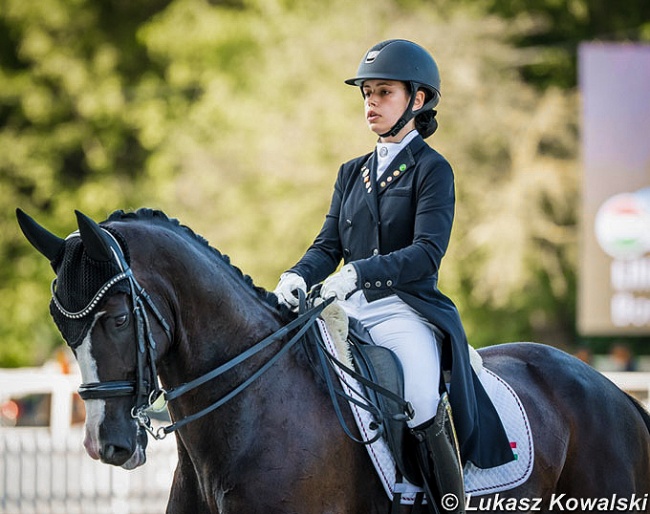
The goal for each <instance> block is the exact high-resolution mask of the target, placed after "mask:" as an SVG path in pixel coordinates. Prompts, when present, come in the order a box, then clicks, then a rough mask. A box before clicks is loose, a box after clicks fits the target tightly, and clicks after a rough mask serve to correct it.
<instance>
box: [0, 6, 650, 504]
mask: <svg viewBox="0 0 650 514" xmlns="http://www.w3.org/2000/svg"><path fill="white" fill-rule="evenodd" d="M388 38H406V39H410V40H413V41H415V42H417V43H419V44H421V45H423V46H424V47H426V48H427V49H429V50H430V51H431V53H432V54H433V55H434V57H435V59H436V60H437V62H438V64H439V67H440V70H441V75H442V101H441V103H440V105H439V107H438V113H439V114H438V120H439V122H440V127H439V129H438V131H437V132H436V134H435V135H434V136H433V137H432V138H430V139H429V140H428V141H429V143H430V144H431V145H432V146H434V147H435V148H436V149H437V150H438V151H440V152H441V153H442V154H443V155H445V156H446V157H447V159H448V160H449V161H450V162H451V164H452V166H453V168H454V170H455V174H456V188H457V198H458V201H457V208H456V221H455V225H454V231H453V233H452V239H451V243H450V247H449V251H448V254H447V256H446V257H445V259H444V261H443V266H442V270H441V280H440V287H441V289H442V290H443V291H444V292H445V293H446V294H447V295H448V296H450V297H451V298H452V299H453V300H454V301H455V302H456V303H457V305H458V307H459V310H460V312H461V315H462V318H463V322H464V324H465V328H466V330H467V333H468V337H469V340H470V342H471V344H473V345H474V346H476V347H482V346H486V345H491V344H496V343H503V342H509V341H526V340H527V341H536V342H541V343H545V344H549V345H553V346H556V347H559V348H562V349H564V350H566V351H569V352H572V353H575V354H576V355H578V356H579V357H580V358H582V359H584V360H585V361H587V362H589V363H590V364H593V365H595V366H596V367H598V368H599V369H601V370H603V371H606V372H612V373H613V374H610V376H611V377H613V379H617V377H618V379H620V380H623V379H622V378H621V377H623V375H620V373H623V374H625V376H627V377H628V378H625V381H624V383H625V384H627V386H626V387H627V388H628V389H630V390H632V389H635V388H636V389H637V390H639V391H641V393H640V397H641V398H642V399H644V400H646V401H647V399H648V390H649V389H650V375H649V374H646V373H629V372H630V371H633V370H643V369H646V370H648V369H650V365H649V362H648V355H647V354H649V353H650V307H649V306H650V299H647V300H645V298H647V295H648V294H649V293H650V271H647V270H650V259H649V258H648V255H647V254H646V255H645V257H644V256H641V257H640V258H639V259H637V260H636V261H629V260H627V261H625V262H623V263H621V262H614V264H613V265H612V266H613V267H612V273H613V274H614V272H615V270H614V267H616V269H617V270H619V271H616V273H618V275H616V276H617V277H619V280H618V282H619V283H623V285H624V286H625V284H628V285H629V283H630V276H631V275H634V276H635V277H636V278H639V277H640V281H637V282H638V283H639V284H641V286H640V287H641V289H642V293H643V294H645V295H646V296H645V297H643V296H638V295H637V296H636V297H635V298H633V300H635V301H637V300H638V301H637V302H636V303H635V304H634V305H638V306H640V308H641V310H640V311H639V312H640V314H639V316H640V318H636V320H638V319H641V320H643V316H646V317H648V320H647V322H645V324H643V322H641V324H640V325H639V324H638V323H636V321H635V323H636V326H635V327H634V330H630V331H625V330H612V331H608V330H607V329H599V328H597V329H592V330H581V329H580V328H579V327H580V322H579V319H578V318H579V317H580V313H579V312H578V311H579V309H578V305H579V298H578V296H580V280H579V278H580V275H581V272H582V271H583V269H581V268H584V266H583V265H582V264H581V259H580V252H581V238H582V237H583V236H581V232H580V229H581V223H583V222H584V220H582V219H581V216H584V215H585V214H584V212H582V211H581V201H582V200H581V199H582V196H581V195H582V193H583V190H584V186H585V184H584V183H583V179H582V177H583V175H582V168H583V164H584V163H583V160H584V159H583V154H582V147H581V137H582V133H583V131H584V128H585V127H583V126H581V109H582V107H583V106H582V103H583V101H584V99H583V96H582V94H581V90H580V87H579V65H578V63H579V55H580V48H581V46H582V45H584V44H586V43H588V44H594V43H596V44H599V43H616V44H623V46H625V45H630V44H641V45H643V47H644V48H646V49H647V48H649V47H648V43H650V2H648V1H647V0H619V1H617V2H606V1H604V0H360V1H355V2H350V1H349V0H328V1H326V2H324V1H322V0H138V1H132V0H102V1H100V2H98V1H91V0H38V1H31V2H29V1H27V2H26V1H24V0H0V368H20V369H4V370H0V435H3V434H5V436H6V437H4V436H3V437H2V438H0V440H1V441H0V455H1V456H2V459H1V460H0V464H1V465H0V489H1V490H2V495H0V496H2V501H1V502H0V511H2V512H10V511H11V509H10V508H9V507H8V505H9V503H8V501H9V500H7V498H10V500H11V501H13V502H14V504H13V505H14V508H15V509H16V510H15V512H40V513H43V512H50V511H51V512H66V513H71V512H76V510H75V509H76V508H77V507H74V506H73V504H72V503H71V501H70V500H69V497H70V495H72V496H73V497H75V498H77V500H78V502H77V503H79V504H80V505H84V506H83V507H78V508H79V509H80V510H79V511H80V512H85V513H86V514H87V513H89V512H125V513H126V512H149V511H150V512H159V511H161V510H162V508H163V507H161V506H160V505H164V503H165V501H166V496H165V495H166V492H167V491H168V486H169V480H170V476H171V475H170V473H171V470H172V469H173V462H174V447H173V442H172V443H171V444H170V445H167V447H165V446H164V445H163V446H162V448H163V449H162V450H158V451H159V453H158V454H156V453H153V454H152V456H151V459H152V460H153V461H154V462H157V463H158V464H156V465H155V466H154V465H150V466H145V467H144V468H143V469H145V471H144V473H156V469H158V470H162V471H161V472H162V476H151V475H143V477H144V478H141V479H140V480H142V481H143V485H137V484H136V483H135V482H134V481H135V480H136V478H133V477H137V476H138V475H136V474H131V475H129V477H130V478H128V479H127V478H125V477H124V476H123V475H119V472H118V471H115V470H111V471H110V475H106V474H107V473H109V471H107V469H108V467H106V466H101V465H97V466H98V467H97V468H92V471H89V470H90V469H91V468H89V467H87V466H91V464H89V463H90V459H88V458H87V457H86V456H85V455H83V450H82V449H81V445H80V443H79V440H80V428H75V427H78V426H79V424H80V423H81V422H82V421H83V417H84V413H83V405H82V403H81V402H80V401H79V399H78V396H76V394H75V392H74V391H75V389H76V387H77V385H78V383H79V381H80V379H79V377H78V375H77V370H76V368H75V367H74V362H73V359H72V357H71V355H70V354H69V351H68V350H67V349H66V348H65V347H64V345H63V341H62V339H61V337H60V335H59V334H58V332H57V331H56V329H55V327H54V324H53V323H52V322H51V320H50V317H49V312H48V303H49V300H50V289H49V284H50V281H51V280H52V278H53V272H52V270H51V268H50V267H49V264H48V263H47V262H46V260H45V259H44V258H42V257H41V256H39V255H37V254H36V252H35V251H34V250H33V248H32V247H31V246H30V245H29V244H28V243H27V241H26V240H25V239H24V237H23V236H22V234H21V233H20V231H19V229H18V226H17V223H16V221H15V214H14V211H15V209H16V207H20V208H22V209H23V210H25V211H27V212H28V213H29V214H31V215H32V216H34V217H35V218H36V219H37V220H38V221H40V222H41V223H42V224H43V225H44V226H46V227H47V228H49V229H50V230H52V231H53V232H55V233H57V234H59V235H61V236H62V237H64V236H65V235H67V234H68V233H70V232H72V231H73V230H75V229H76V226H75V219H74V215H73V211H74V209H78V210H81V211H83V212H84V213H85V214H87V215H89V216H91V217H93V218H94V219H96V220H98V221H100V220H103V219H105V218H106V217H108V215H109V214H110V213H111V212H112V211H114V210H117V209H124V210H134V209H137V208H139V207H144V206H146V207H152V208H158V209H162V210H164V211H165V212H166V213H167V214H168V215H169V216H171V217H176V218H178V219H179V220H180V221H181V222H182V223H183V224H185V225H188V226H189V227H191V228H192V229H193V230H194V231H195V232H197V233H199V234H201V235H203V236H204V237H205V238H207V239H208V240H209V241H210V243H211V244H212V245H213V246H214V247H216V248H218V249H219V250H220V251H221V252H223V253H225V254H228V255H229V256H230V257H231V259H232V262H233V263H234V264H235V265H237V266H238V267H239V268H240V269H242V270H243V271H244V272H245V273H247V274H249V275H251V276H252V277H253V279H254V281H255V283H256V284H257V285H259V286H262V287H264V288H267V289H273V288H274V287H275V284H276V282H277V279H278V277H279V275H280V273H282V272H283V271H284V270H285V269H287V268H289V267H290V266H291V265H292V264H293V263H294V262H295V261H296V260H297V259H298V258H299V257H300V256H301V255H302V253H303V252H304V251H305V249H306V248H307V246H308V245H309V244H310V243H311V241H312V240H313V238H314V236H315V235H316V233H317V231H318V229H319V228H320V226H321V224H322V221H323V219H324V215H325V213H326V211H327V208H328V205H329V201H330V196H331V192H332V187H333V183H334V180H335V177H336V172H337V170H338V167H339V165H340V164H341V163H343V162H345V161H347V160H349V159H351V158H353V157H356V156H358V155H361V154H363V153H366V152H368V151H370V150H372V148H373V146H374V143H375V136H374V134H372V133H371V132H370V131H369V130H368V129H367V126H366V123H365V120H364V117H363V104H362V100H361V95H360V94H359V91H358V90H357V89H355V88H352V87H349V86H346V85H344V83H343V80H344V79H346V78H349V77H351V76H352V75H354V73H355V71H356V68H357V65H358V63H359V61H360V60H361V57H362V56H363V55H364V53H365V51H366V50H367V49H368V48H369V47H371V46H372V45H374V44H375V43H377V42H379V41H381V40H384V39H388ZM603 73H604V74H605V75H607V74H608V73H609V75H611V76H616V73H615V72H612V71H608V70H607V69H606V70H604V72H603ZM645 87H646V90H647V91H650V86H645ZM616 96H617V95H616V94H613V95H612V97H611V99H612V101H614V100H616V99H617V98H616ZM619 96H620V95H619ZM596 103H597V104H598V105H600V106H602V107H603V109H605V110H607V109H610V102H609V101H608V98H605V101H604V102H603V101H601V100H600V99H599V100H598V101H597V102H596ZM648 104H650V102H648ZM612 110H613V109H612ZM604 130H605V133H604V135H605V137H606V136H607V132H606V130H607V127H604ZM619 133H621V134H623V136H625V135H626V133H627V131H626V128H625V127H623V130H622V131H619ZM646 145H647V137H646ZM647 147H650V145H647V146H646V149H647ZM647 166H648V167H647V170H646V171H645V172H643V173H645V175H643V176H644V177H645V178H643V180H645V181H646V182H647V183H645V186H649V185H650V164H648V165H647ZM612 171H613V172H616V171H617V170H612ZM611 176H612V177H614V178H613V180H616V177H617V176H616V175H615V174H612V175H611ZM643 185H644V184H641V185H638V184H637V186H635V187H637V189H638V188H640V187H642V186H643ZM644 191H647V190H644ZM608 194H610V193H608ZM637 196H638V197H639V198H640V196H639V195H637ZM644 198H646V200H647V198H648V196H647V195H646V196H644ZM601 200H602V199H601ZM599 201H600V200H599ZM619 203H620V202H619ZM629 205H630V203H629V201H628V202H627V203H626V206H628V207H629ZM596 207H598V205H595V206H594V209H595V208H596ZM624 207H625V206H624ZM592 210H593V209H592ZM614 210H615V209H614ZM623 210H624V209H623ZM648 212H650V211H648ZM618 214H620V212H618V211H616V212H614V211H613V214H612V216H613V217H614V218H615V217H616V216H615V215H618ZM608 219H609V218H608ZM590 221H591V220H590ZM606 221H607V220H606ZM608 226H609V225H608ZM612 226H613V225H612ZM646 226H647V225H646ZM587 230H588V231H591V232H593V227H591V226H589V227H587ZM643 230H645V231H646V234H647V233H649V232H650V231H649V230H647V229H643ZM591 232H589V233H591ZM642 235H643V234H642ZM589 237H591V238H592V239H593V237H592V236H589ZM648 241H650V239H648V240H647V241H646V242H648ZM615 242H616V241H615ZM592 246H593V247H594V248H596V246H595V243H594V245H592ZM649 251H650V250H649ZM593 252H596V253H599V255H600V254H602V255H600V257H601V260H603V259H606V258H607V256H606V255H605V254H604V253H603V251H602V250H601V249H598V248H596V250H593ZM637 257H638V256H637ZM603 265H607V266H609V265H610V263H609V261H607V263H604V264H603ZM608 269H609V268H608ZM639 270H640V271H639ZM644 270H646V271H644ZM598 273H600V274H602V272H600V271H599V272H598ZM606 273H609V272H608V271H607V272H606ZM646 275H647V276H646ZM598 277H600V275H598ZM602 281H603V284H604V283H605V281H606V280H605V278H603V279H602ZM593 282H599V278H597V279H596V280H594V281H593ZM589 283H591V281H590V282H589ZM601 285H602V284H601ZM603 287H604V286H603ZM635 287H636V286H635ZM623 289H625V287H624V288H623ZM623 292H624V295H623V296H619V297H618V298H619V299H620V300H621V301H619V302H618V303H616V305H617V306H618V307H617V309H618V312H619V318H621V317H622V318H625V317H626V316H625V315H626V305H628V303H626V302H628V301H629V300H630V295H629V287H628V289H625V291H623ZM604 294H608V293H607V291H604V292H602V291H601V292H599V293H598V295H593V294H591V295H589V294H587V295H586V296H587V297H588V299H594V298H595V297H596V296H602V295H604ZM621 294H623V293H621ZM635 294H637V293H636V292H635ZM583 296H585V295H583ZM589 297H590V298H589ZM606 305H609V304H606ZM630 305H631V304H630ZM644 306H645V307H644ZM605 309H607V307H605ZM643 309H645V311H644V310H643ZM598 317H599V315H596V316H595V318H594V317H593V316H592V318H591V320H590V321H589V323H590V324H591V325H590V326H592V327H593V326H597V325H598V321H599V320H598ZM633 321H634V320H633ZM631 323H632V322H630V324H631ZM24 367H27V368H24ZM617 373H618V374H619V375H617ZM629 375H633V376H634V377H638V379H635V380H636V382H635V381H634V380H631V379H630V378H629ZM61 377H67V378H61ZM617 383H623V382H617ZM2 426H5V427H25V430H26V429H27V428H28V427H48V428H47V433H44V434H41V435H38V437H36V436H34V435H28V434H31V432H29V433H28V432H26V431H23V432H20V434H21V435H19V437H18V439H16V437H9V436H8V432H9V430H5V431H4V432H3V431H2V429H1V427H2ZM17 430H18V428H16V431H17ZM75 430H76V432H75ZM71 431H72V432H71ZM16 433H18V432H16ZM70 434H72V435H73V437H72V438H71V437H70ZM44 438H45V439H44ZM69 441H72V442H69ZM46 447H47V448H50V447H52V448H54V450H52V451H51V452H49V453H48V455H49V457H48V459H49V460H48V461H47V462H49V463H50V464H47V465H43V464H37V462H41V463H42V462H46V461H43V460H42V458H43V455H44V453H45V452H44V450H43V449H44V448H46ZM150 447H152V445H150ZM48 451H49V450H48ZM151 451H152V452H153V451H154V450H153V449H151ZM57 452H58V453H57ZM37 459H41V460H37ZM155 459H159V460H158V461H156V460H155ZM161 459H162V460H161ZM14 464H15V465H14ZM92 464H93V465H94V464H95V463H92ZM16 466H17V467H16ZM48 466H49V467H48ZM57 466H65V467H64V468H59V467H57ZM16 469H21V470H22V471H20V472H16V471H15V470H16ZM25 469H27V471H25ZM39 469H40V470H41V471H42V473H44V474H45V475H46V476H45V475H44V476H45V478H43V480H42V481H41V482H39V483H41V485H39V486H38V488H41V489H42V491H41V489H38V490H36V489H34V488H35V487H36V486H33V485H25V484H35V483H36V479H35V477H36V476H37V475H38V472H39V471H38V470H39ZM70 470H74V473H77V475H74V476H77V477H78V478H77V479H74V480H73V479H70V480H68V482H66V483H65V484H64V485H61V484H59V482H57V481H56V480H57V479H56V477H61V476H66V474H67V476H69V477H71V476H73V475H72V474H71V473H72V471H70ZM18 475H20V476H23V477H27V478H25V480H23V481H22V482H20V481H18V482H12V480H13V479H14V478H16V477H17V476H18ZM107 476H108V478H107ZM52 477H55V478H52ZM84 477H85V478H84ZM90 477H94V478H92V480H94V482H93V484H97V483H99V484H102V483H103V484H109V485H108V486H106V487H105V488H104V489H102V490H100V489H97V487H98V486H97V485H92V486H91V485H88V484H87V483H86V482H84V481H88V480H91V478H90ZM69 483H73V484H76V485H75V487H76V489H75V491H74V492H73V493H71V492H70V490H69V488H70V487H71V486H70V485H69ZM42 484H45V485H42ZM125 484H126V485H128V484H132V485H131V486H128V487H127V486H126V485H125ZM152 484H157V486H156V487H157V488H156V487H153V486H152ZM30 487H31V488H32V489H29V488H30ZM25 488H28V489H25ZM66 491H67V492H66ZM84 491H85V492H84ZM136 491H137V494H139V495H140V496H141V497H142V498H141V500H142V504H143V505H144V506H143V507H142V509H140V510H138V509H139V507H138V508H136V507H135V506H134V505H136V503H134V500H133V498H132V497H131V496H129V495H131V494H132V493H133V494H135V492H136ZM142 491H145V493H146V492H147V491H148V493H147V494H148V496H146V495H145V496H142V495H143V494H145V493H143V492H142ZM12 495H13V496H12ZM152 497H153V498H154V499H158V500H159V504H160V505H158V504H154V503H152ZM25 498H27V499H25ZM39 498H40V500H39ZM52 498H54V500H52ZM89 498H103V499H102V500H101V501H105V502H108V504H109V506H108V507H106V506H105V505H104V504H102V505H103V506H99V503H98V504H97V507H96V508H93V509H91V508H90V507H89V504H88V501H89ZM55 500H56V501H57V502H59V503H57V504H56V505H57V506H56V507H52V508H50V507H47V508H46V507H45V506H43V505H40V506H39V504H38V501H46V502H49V503H48V505H50V504H52V502H53V501H55ZM97 501H98V502H99V500H97ZM16 505H17V506H16ZM75 505H76V504H75ZM152 505H153V506H152ZM147 508H148V509H149V510H147Z"/></svg>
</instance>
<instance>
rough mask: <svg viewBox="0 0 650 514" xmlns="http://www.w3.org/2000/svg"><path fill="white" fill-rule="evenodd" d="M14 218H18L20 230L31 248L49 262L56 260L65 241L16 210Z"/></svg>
mask: <svg viewBox="0 0 650 514" xmlns="http://www.w3.org/2000/svg"><path fill="white" fill-rule="evenodd" d="M16 218H18V224H19V225H20V229H21V230H22V231H23V234H25V237H26V238H27V240H28V241H29V242H30V243H31V244H32V246H33V247H34V248H36V249H37V250H38V251H39V252H41V253H42V254H43V255H45V257H47V258H48V259H49V261H50V262H52V261H54V260H56V258H57V257H58V255H59V252H60V251H61V249H62V248H63V247H64V246H65V239H61V238H60V237H58V236H56V235H54V234H52V232H50V231H49V230H47V229H45V228H43V227H42V226H41V225H39V224H38V223H37V222H36V221H35V220H34V218H32V217H31V216H29V215H27V214H25V212H23V211H22V210H20V209H16Z"/></svg>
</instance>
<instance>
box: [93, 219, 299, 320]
mask: <svg viewBox="0 0 650 514" xmlns="http://www.w3.org/2000/svg"><path fill="white" fill-rule="evenodd" d="M111 221H140V222H145V223H159V224H163V225H166V226H168V227H170V228H172V230H174V231H176V232H178V233H179V234H182V235H185V236H188V237H189V238H190V239H192V240H194V241H196V242H197V243H198V244H200V245H202V246H204V247H205V248H207V249H209V251H210V252H211V253H212V254H213V255H214V256H215V257H216V258H217V259H219V260H221V261H222V262H223V263H225V264H226V265H227V266H228V267H229V268H230V269H232V270H233V271H234V272H235V273H236V275H237V276H239V277H240V278H241V279H242V281H243V282H244V283H245V284H246V285H247V286H248V287H250V288H251V289H252V290H253V291H254V292H255V294H256V295H257V296H258V297H259V298H260V299H261V300H262V301H264V302H266V303H267V304H269V305H270V306H271V307H273V308H274V309H277V310H278V311H280V312H281V313H282V314H283V315H284V316H288V315H289V313H290V311H289V310H288V309H287V308H286V307H285V306H284V305H281V304H279V303H278V299H277V297H276V296H275V295H274V294H273V293H270V292H268V291H266V290H265V289H264V288H262V287H258V286H256V285H255V284H254V282H253V279H252V278H251V277H250V276H249V275H246V274H244V273H243V272H242V271H241V270H240V269H239V268H238V267H237V266H235V265H234V264H232V263H231V262H230V257H228V256H227V255H224V254H222V253H221V252H220V251H219V250H217V249H216V248H214V247H213V246H211V245H210V243H209V242H208V240H207V239H205V238H204V237H203V236H201V235H199V234H197V233H196V232H194V231H193V230H192V229H191V228H190V227H188V226H186V225H183V224H181V222H180V221H178V220H177V219H176V218H170V217H169V216H167V214H165V213H164V212H163V211H160V210H157V209H149V208H141V209H138V210H137V211H133V212H125V211H123V210H118V211H115V212H113V213H112V214H111V215H110V216H109V217H108V218H107V219H106V221H105V223H106V222H111Z"/></svg>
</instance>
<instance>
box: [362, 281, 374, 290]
mask: <svg viewBox="0 0 650 514" xmlns="http://www.w3.org/2000/svg"><path fill="white" fill-rule="evenodd" d="M371 285H372V284H370V282H366V283H365V284H363V287H365V288H366V289H370V286H371Z"/></svg>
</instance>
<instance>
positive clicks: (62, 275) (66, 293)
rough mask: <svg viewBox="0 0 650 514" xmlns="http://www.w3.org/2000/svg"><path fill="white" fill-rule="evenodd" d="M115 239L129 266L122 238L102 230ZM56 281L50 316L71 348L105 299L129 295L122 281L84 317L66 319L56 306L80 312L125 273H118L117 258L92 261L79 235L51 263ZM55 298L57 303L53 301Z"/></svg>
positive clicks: (89, 324) (114, 233)
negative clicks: (115, 278) (124, 294)
mask: <svg viewBox="0 0 650 514" xmlns="http://www.w3.org/2000/svg"><path fill="white" fill-rule="evenodd" d="M102 229H103V230H105V231H107V232H109V233H110V235H112V236H113V238H115V246H117V248H116V250H117V251H118V252H120V253H121V254H122V255H121V257H122V256H123V259H124V261H125V262H126V264H127V265H128V264H129V262H130V258H129V254H128V248H127V246H126V244H125V242H124V240H123V238H122V237H121V236H120V235H119V234H118V233H117V232H116V231H115V230H112V229H110V228H109V227H106V226H102ZM107 237H110V236H108V234H107ZM51 265H52V268H54V271H55V272H56V275H57V278H56V282H55V284H53V286H52V297H53V298H52V301H51V302H50V313H51V314H52V318H53V319H54V322H55V323H56V326H57V327H58V328H59V330H60V331H61V334H62V335H63V338H64V339H65V340H66V342H67V343H68V344H69V345H70V347H72V348H76V347H77V346H79V345H80V344H81V342H82V341H83V338H84V337H85V336H86V334H87V332H88V330H89V329H90V327H91V325H92V322H93V319H94V316H95V314H96V313H97V312H98V311H99V309H100V308H101V306H102V305H103V303H104V302H105V299H106V298H108V297H109V296H111V295H113V294H117V293H128V292H129V291H130V285H129V281H128V280H127V279H126V277H125V278H123V279H122V280H120V281H118V282H117V283H115V284H113V285H111V286H110V288H109V289H107V290H106V292H105V293H104V294H103V295H102V298H101V299H100V301H99V302H98V303H97V305H95V306H94V307H93V308H92V309H90V310H89V311H88V312H87V313H85V314H84V315H83V316H81V317H78V318H70V317H69V316H65V315H64V314H63V313H62V312H61V310H60V309H59V307H58V306H57V301H58V304H59V305H60V306H61V307H63V308H64V309H65V310H66V311H69V312H72V313H76V312H81V311H83V310H84V309H86V307H87V306H88V305H89V304H90V303H91V302H92V301H93V299H94V298H95V296H96V295H97V293H98V292H99V291H100V290H101V289H102V287H103V286H105V285H106V284H107V283H109V281H110V280H111V279H113V278H114V277H116V276H118V275H119V274H120V273H122V272H123V271H124V270H123V269H121V267H120V264H119V260H118V258H117V257H116V258H114V259H109V260H106V261H100V260H95V259H93V258H91V257H90V256H89V255H88V252H87V251H86V248H85V246H84V243H83V241H82V239H81V237H79V234H78V233H76V232H75V233H73V234H71V235H70V236H68V238H67V239H66V241H65V246H64V247H63V249H62V251H60V252H59V255H58V256H57V257H56V259H55V260H53V261H51ZM55 295H56V299H55Z"/></svg>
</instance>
